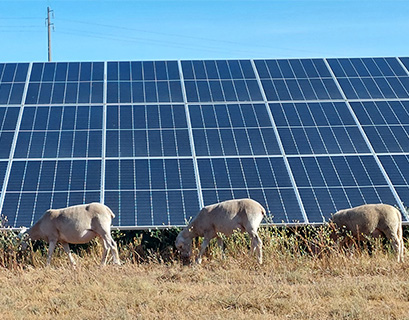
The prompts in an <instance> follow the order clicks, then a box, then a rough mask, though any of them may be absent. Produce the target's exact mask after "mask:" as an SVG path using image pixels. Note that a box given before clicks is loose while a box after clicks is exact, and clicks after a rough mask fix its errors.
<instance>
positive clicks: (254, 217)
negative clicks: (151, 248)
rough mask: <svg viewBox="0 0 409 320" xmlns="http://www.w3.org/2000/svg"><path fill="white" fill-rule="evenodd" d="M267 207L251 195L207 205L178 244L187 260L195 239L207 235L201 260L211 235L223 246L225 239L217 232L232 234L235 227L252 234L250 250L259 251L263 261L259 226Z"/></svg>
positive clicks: (258, 257) (252, 251)
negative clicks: (245, 197)
mask: <svg viewBox="0 0 409 320" xmlns="http://www.w3.org/2000/svg"><path fill="white" fill-rule="evenodd" d="M265 213H266V211H265V209H264V208H263V206H262V205H261V204H259V203H258V202H257V201H254V200H252V199H237V200H227V201H224V202H220V203H216V204H212V205H208V206H206V207H204V208H203V209H202V210H200V212H199V213H198V214H197V216H196V217H195V218H194V219H193V220H192V221H191V222H190V224H189V225H188V226H187V227H186V228H185V229H183V230H182V231H181V232H180V233H179V234H178V236H177V238H176V242H175V245H176V248H177V249H178V250H179V252H180V253H181V256H182V258H183V259H184V260H186V259H190V256H191V253H192V240H193V239H194V238H196V237H204V239H203V242H202V245H201V248H200V253H199V255H198V257H197V259H196V263H198V264H200V263H201V262H202V256H203V253H204V252H205V249H206V247H207V246H208V244H209V242H210V240H211V239H213V238H215V237H217V238H218V243H219V245H220V246H221V245H222V240H221V238H219V237H218V235H217V234H218V233H219V232H220V233H223V234H225V235H227V236H230V235H231V234H232V233H233V231H234V230H240V231H242V232H244V231H247V233H248V234H249V235H250V238H251V251H250V252H251V253H254V252H257V260H258V262H259V263H260V264H261V263H262V262H263V259H262V246H263V243H262V241H261V239H260V237H259V236H258V233H257V229H258V227H259V225H260V223H261V220H263V217H264V215H265Z"/></svg>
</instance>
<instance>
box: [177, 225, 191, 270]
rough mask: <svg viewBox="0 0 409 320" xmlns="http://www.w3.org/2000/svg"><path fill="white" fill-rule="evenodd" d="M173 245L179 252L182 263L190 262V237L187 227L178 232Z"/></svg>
mask: <svg viewBox="0 0 409 320" xmlns="http://www.w3.org/2000/svg"><path fill="white" fill-rule="evenodd" d="M175 246H176V249H177V250H178V251H179V252H180V256H181V257H182V261H183V264H188V263H190V256H191V255H192V238H191V237H189V230H188V229H184V230H183V231H182V232H180V233H179V234H178V236H177V238H176V242H175Z"/></svg>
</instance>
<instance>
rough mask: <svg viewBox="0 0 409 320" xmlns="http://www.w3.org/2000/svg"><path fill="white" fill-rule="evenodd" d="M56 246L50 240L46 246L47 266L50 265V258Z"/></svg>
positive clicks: (55, 243) (55, 242) (54, 242)
mask: <svg viewBox="0 0 409 320" xmlns="http://www.w3.org/2000/svg"><path fill="white" fill-rule="evenodd" d="M56 245H57V241H56V240H50V241H49V245H48V257H47V266H49V265H50V263H51V256H52V255H53V252H54V249H55V246H56Z"/></svg>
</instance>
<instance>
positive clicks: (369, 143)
mask: <svg viewBox="0 0 409 320" xmlns="http://www.w3.org/2000/svg"><path fill="white" fill-rule="evenodd" d="M324 63H325V64H326V66H327V68H328V70H329V72H330V73H331V75H332V78H333V80H334V81H335V84H336V86H337V87H338V90H339V91H340V92H341V95H342V97H343V98H344V99H345V100H344V101H345V104H346V106H347V108H348V110H349V112H350V113H351V115H352V118H353V119H354V121H355V123H356V125H357V127H358V129H359V132H360V133H361V135H362V137H363V138H364V141H365V143H366V145H367V146H368V148H369V151H370V153H371V155H372V156H373V157H374V159H375V162H376V164H377V165H378V167H379V169H380V170H381V173H382V175H383V177H384V179H385V180H386V183H387V184H388V187H389V189H390V190H391V192H392V194H393V197H394V198H395V200H396V202H397V205H398V206H399V209H400V210H401V212H402V214H403V215H405V217H406V219H407V220H409V219H408V218H409V216H408V213H407V212H406V209H405V207H404V205H403V203H402V200H401V199H400V197H399V195H398V193H397V191H396V189H395V187H394V186H393V184H392V181H391V180H390V178H389V176H388V174H387V172H386V170H385V168H384V167H383V165H382V163H381V161H380V160H379V157H378V155H377V154H376V152H375V149H374V148H373V146H372V144H371V142H370V141H369V138H368V136H367V135H366V133H365V130H364V129H363V127H362V125H361V123H360V122H359V119H358V117H357V116H356V114H355V112H354V110H353V109H352V107H351V104H350V102H349V100H348V99H347V97H346V95H345V93H344V91H343V90H342V88H341V85H340V84H339V82H338V79H337V78H336V76H335V73H334V72H333V70H332V68H331V66H330V64H329V63H328V61H327V59H324ZM370 101H373V100H370Z"/></svg>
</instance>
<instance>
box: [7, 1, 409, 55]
mask: <svg viewBox="0 0 409 320" xmlns="http://www.w3.org/2000/svg"><path fill="white" fill-rule="evenodd" d="M47 6H49V7H51V9H52V10H53V11H54V18H53V19H52V22H53V23H54V27H55V29H54V31H53V32H52V59H53V61H105V60H119V61H121V60H175V59H181V60H186V59H247V58H254V59H257V58H302V57H309V58H329V57H376V56H409V41H408V40H407V39H408V34H409V1H407V0H401V1H397V0H388V1H382V0H361V1H350V0H341V1H335V0H328V1H319V0H315V1H309V0H301V1H292V0H287V1H278V0H271V1H257V0H253V1H233V0H224V1H216V0H214V1H212V0H208V1H198V0H190V1H187V0H186V1H170V0H168V1H155V0H151V1H138V0H128V1H124V0H116V1H96V0H88V1H72V0H31V1H21V0H13V1H4V0H0V44H1V45H0V62H26V61H46V60H47V29H46V26H45V18H46V12H47Z"/></svg>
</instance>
